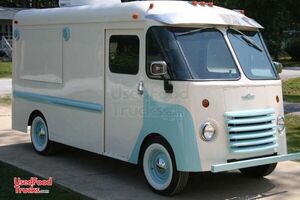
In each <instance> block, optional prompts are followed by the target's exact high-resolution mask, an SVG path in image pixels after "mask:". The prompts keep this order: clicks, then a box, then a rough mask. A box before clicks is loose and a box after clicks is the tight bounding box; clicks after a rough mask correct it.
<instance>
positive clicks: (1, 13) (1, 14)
mask: <svg viewBox="0 0 300 200" xmlns="http://www.w3.org/2000/svg"><path fill="white" fill-rule="evenodd" d="M20 10H21V9H19V8H5V7H0V20H1V19H2V20H3V19H5V20H13V19H14V17H15V15H16V13H17V12H19V11H20Z"/></svg>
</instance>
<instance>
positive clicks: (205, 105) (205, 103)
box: [202, 99, 209, 108]
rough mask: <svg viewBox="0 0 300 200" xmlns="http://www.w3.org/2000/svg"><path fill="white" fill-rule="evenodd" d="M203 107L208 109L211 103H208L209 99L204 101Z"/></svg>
mask: <svg viewBox="0 0 300 200" xmlns="http://www.w3.org/2000/svg"><path fill="white" fill-rule="evenodd" d="M202 106H203V107H204V108H208V106H209V101H208V100H207V99H204V100H203V101H202Z"/></svg>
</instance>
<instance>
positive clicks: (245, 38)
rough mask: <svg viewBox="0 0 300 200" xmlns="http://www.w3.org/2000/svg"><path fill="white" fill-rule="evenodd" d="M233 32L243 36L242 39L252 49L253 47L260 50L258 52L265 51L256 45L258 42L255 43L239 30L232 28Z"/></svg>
mask: <svg viewBox="0 0 300 200" xmlns="http://www.w3.org/2000/svg"><path fill="white" fill-rule="evenodd" d="M230 29H231V30H233V31H235V32H237V33H239V34H241V35H242V39H243V40H244V41H245V42H246V43H247V44H248V45H249V46H251V47H253V48H255V49H256V50H258V51H261V52H262V51H263V50H262V49H261V48H260V47H259V46H258V45H257V44H256V42H254V41H253V40H252V39H251V38H249V37H248V36H247V35H245V34H244V33H243V32H241V31H239V30H237V29H235V28H230Z"/></svg>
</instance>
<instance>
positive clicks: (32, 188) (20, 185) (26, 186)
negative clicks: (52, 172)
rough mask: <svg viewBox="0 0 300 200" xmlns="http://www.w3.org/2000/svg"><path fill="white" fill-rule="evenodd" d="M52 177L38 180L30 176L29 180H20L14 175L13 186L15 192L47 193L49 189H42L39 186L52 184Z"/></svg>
mask: <svg viewBox="0 0 300 200" xmlns="http://www.w3.org/2000/svg"><path fill="white" fill-rule="evenodd" d="M52 184H53V182H52V177H50V178H49V179H48V180H40V179H38V178H37V177H31V178H30V179H29V180H22V179H21V178H19V177H14V188H15V193H16V194H41V193H43V194H48V193H50V191H49V190H42V189H41V187H46V186H52Z"/></svg>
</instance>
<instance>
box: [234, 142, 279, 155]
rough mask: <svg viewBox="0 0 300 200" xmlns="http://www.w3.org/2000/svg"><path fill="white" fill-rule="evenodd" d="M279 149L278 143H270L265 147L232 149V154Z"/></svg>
mask: <svg viewBox="0 0 300 200" xmlns="http://www.w3.org/2000/svg"><path fill="white" fill-rule="evenodd" d="M277 147H278V144H277V143H270V144H265V145H259V146H250V147H243V148H233V147H232V148H231V150H230V151H231V152H232V153H259V152H263V151H267V150H271V149H275V148H277Z"/></svg>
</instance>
